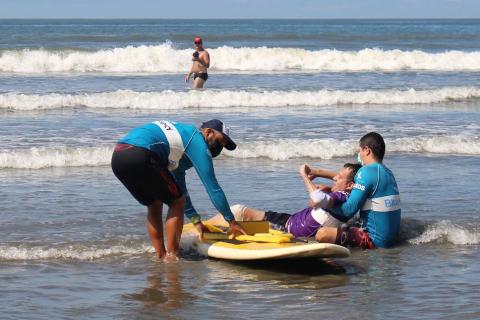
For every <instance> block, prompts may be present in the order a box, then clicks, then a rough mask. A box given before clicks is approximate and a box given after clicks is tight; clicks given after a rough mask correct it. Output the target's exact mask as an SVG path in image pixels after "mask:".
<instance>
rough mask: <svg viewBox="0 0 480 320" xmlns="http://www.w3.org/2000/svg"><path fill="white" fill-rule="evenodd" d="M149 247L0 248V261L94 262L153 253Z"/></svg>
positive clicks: (144, 245)
mask: <svg viewBox="0 0 480 320" xmlns="http://www.w3.org/2000/svg"><path fill="white" fill-rule="evenodd" d="M153 252H154V250H153V248H152V246H150V245H146V244H143V245H139V246H136V247H129V246H125V245H115V246H112V247H108V248H95V246H92V247H86V246H80V245H77V246H73V245H72V246H65V247H58V248H48V247H44V246H35V247H26V246H5V245H3V246H0V261H1V260H43V259H74V260H94V259H99V258H103V257H109V256H116V255H141V254H145V253H153Z"/></svg>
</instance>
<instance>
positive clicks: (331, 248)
mask: <svg viewBox="0 0 480 320" xmlns="http://www.w3.org/2000/svg"><path fill="white" fill-rule="evenodd" d="M194 246H195V247H196V248H197V250H198V252H199V253H201V254H203V255H205V256H207V257H212V258H217V259H226V260H265V259H299V258H307V257H317V258H346V257H348V256H350V250H348V249H347V248H345V247H342V246H339V245H336V244H329V243H305V242H295V241H293V242H289V243H261V242H241V241H236V240H222V241H218V240H205V241H197V242H195V244H194Z"/></svg>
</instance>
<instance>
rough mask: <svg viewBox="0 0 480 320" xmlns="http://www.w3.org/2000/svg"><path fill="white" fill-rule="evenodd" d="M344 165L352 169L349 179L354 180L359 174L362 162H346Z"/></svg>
mask: <svg viewBox="0 0 480 320" xmlns="http://www.w3.org/2000/svg"><path fill="white" fill-rule="evenodd" d="M343 167H344V168H348V169H350V174H349V175H348V180H350V181H353V178H355V175H356V174H357V172H358V170H360V168H361V167H362V165H361V164H360V163H345V164H344V165H343Z"/></svg>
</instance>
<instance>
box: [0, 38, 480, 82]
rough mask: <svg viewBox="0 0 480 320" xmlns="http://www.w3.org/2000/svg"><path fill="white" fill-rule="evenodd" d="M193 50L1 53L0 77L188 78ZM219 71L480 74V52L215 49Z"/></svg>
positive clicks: (146, 48)
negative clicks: (168, 75) (121, 75)
mask: <svg viewBox="0 0 480 320" xmlns="http://www.w3.org/2000/svg"><path fill="white" fill-rule="evenodd" d="M192 51H193V50H192V49H183V50H179V49H175V47H174V46H172V44H171V43H169V42H167V43H164V44H160V45H156V46H139V47H133V46H128V47H122V48H114V49H108V50H107V49H104V50H99V51H95V52H88V51H75V50H63V51H52V50H45V49H36V50H32V49H23V50H4V51H2V52H0V72H9V73H34V74H35V73H37V74H38V73H49V72H81V73H84V72H100V73H103V72H105V73H115V72H121V73H125V72H127V73H129V72H132V73H135V72H147V73H150V72H152V73H178V72H182V73H183V72H186V71H187V70H188V69H189V67H190V63H191V54H192ZM209 52H210V54H211V56H212V64H211V69H212V70H214V71H225V72H232V71H242V72H256V73H258V72H271V71H276V72H282V71H286V72H308V71H347V72H348V71H401V70H430V71H479V70H480V52H478V51H474V52H464V51H446V52H439V53H429V52H424V51H419V50H414V51H402V50H382V49H363V50H359V51H338V50H330V49H325V50H316V51H311V50H305V49H301V48H267V47H256V48H247V47H245V48H233V47H228V46H224V47H219V48H215V49H209Z"/></svg>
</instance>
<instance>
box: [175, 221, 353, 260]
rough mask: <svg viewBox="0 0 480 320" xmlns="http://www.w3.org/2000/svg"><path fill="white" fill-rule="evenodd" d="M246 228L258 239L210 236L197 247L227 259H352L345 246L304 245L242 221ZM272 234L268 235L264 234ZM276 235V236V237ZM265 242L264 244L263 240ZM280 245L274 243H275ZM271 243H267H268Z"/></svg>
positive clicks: (189, 230) (189, 229) (262, 225)
mask: <svg viewBox="0 0 480 320" xmlns="http://www.w3.org/2000/svg"><path fill="white" fill-rule="evenodd" d="M240 223H241V224H242V226H243V227H244V229H245V230H246V231H247V232H249V233H250V234H254V233H255V234H256V236H253V237H252V236H246V237H244V236H240V237H239V238H242V237H243V238H246V239H247V240H248V241H239V240H232V239H229V238H228V236H227V235H226V234H224V233H210V234H206V235H205V237H206V238H207V235H209V236H210V237H208V238H210V239H208V240H203V241H200V240H199V239H198V238H195V242H194V247H195V248H196V249H197V251H198V252H199V253H200V254H202V255H205V256H207V257H212V258H217V259H226V260H266V259H299V258H308V257H317V258H345V257H348V256H350V250H348V249H347V248H345V247H342V246H339V245H336V244H330V243H318V242H305V241H301V240H296V239H293V240H292V239H291V237H293V236H292V235H289V234H282V233H280V234H279V232H278V231H275V230H269V229H268V222H263V221H262V222H253V221H250V222H240ZM266 231H267V232H270V233H272V234H265V233H263V232H266ZM184 232H187V233H192V232H193V233H194V234H196V233H195V230H194V228H193V226H192V224H186V225H185V226H184ZM274 234H275V235H274ZM262 240H263V241H262ZM276 240H278V241H280V242H273V241H276ZM267 241H268V242H267Z"/></svg>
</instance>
